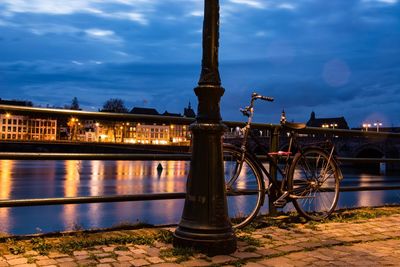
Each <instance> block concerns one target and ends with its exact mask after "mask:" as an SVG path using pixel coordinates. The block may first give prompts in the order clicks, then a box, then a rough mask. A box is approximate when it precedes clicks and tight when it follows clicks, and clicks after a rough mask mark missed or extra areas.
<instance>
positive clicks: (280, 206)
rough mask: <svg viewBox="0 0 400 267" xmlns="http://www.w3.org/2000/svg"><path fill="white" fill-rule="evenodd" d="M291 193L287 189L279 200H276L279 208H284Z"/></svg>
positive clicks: (275, 202) (276, 205)
mask: <svg viewBox="0 0 400 267" xmlns="http://www.w3.org/2000/svg"><path fill="white" fill-rule="evenodd" d="M288 195H289V192H287V191H285V192H284V193H283V194H282V195H281V196H280V197H279V198H278V199H277V200H275V201H274V203H273V204H274V206H275V207H277V208H282V207H284V206H285V205H286V203H287V200H286V197H287V196H288Z"/></svg>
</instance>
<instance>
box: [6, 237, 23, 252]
mask: <svg viewBox="0 0 400 267" xmlns="http://www.w3.org/2000/svg"><path fill="white" fill-rule="evenodd" d="M6 244H7V247H8V251H9V252H10V253H11V254H13V255H18V254H23V253H25V251H26V250H25V247H24V246H23V245H22V244H20V243H18V242H17V241H16V240H15V239H12V238H9V239H7V241H6Z"/></svg>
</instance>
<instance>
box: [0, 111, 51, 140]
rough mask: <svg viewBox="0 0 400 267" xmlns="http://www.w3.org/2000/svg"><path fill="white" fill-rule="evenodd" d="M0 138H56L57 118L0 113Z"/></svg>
mask: <svg viewBox="0 0 400 267" xmlns="http://www.w3.org/2000/svg"><path fill="white" fill-rule="evenodd" d="M0 139H2V140H42V141H53V140H56V139H57V120H54V119H50V118H31V117H29V116H22V115H12V114H10V113H6V114H0Z"/></svg>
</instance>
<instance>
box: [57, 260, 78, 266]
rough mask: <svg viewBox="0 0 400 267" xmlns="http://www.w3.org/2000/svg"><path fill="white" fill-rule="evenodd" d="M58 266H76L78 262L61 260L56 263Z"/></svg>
mask: <svg viewBox="0 0 400 267" xmlns="http://www.w3.org/2000/svg"><path fill="white" fill-rule="evenodd" d="M58 266H59V267H76V266H78V264H77V263H76V262H73V261H70V262H61V263H59V264H58Z"/></svg>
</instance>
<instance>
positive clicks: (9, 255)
mask: <svg viewBox="0 0 400 267" xmlns="http://www.w3.org/2000/svg"><path fill="white" fill-rule="evenodd" d="M3 258H5V259H6V260H12V259H16V258H21V255H14V254H6V255H3Z"/></svg>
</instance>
